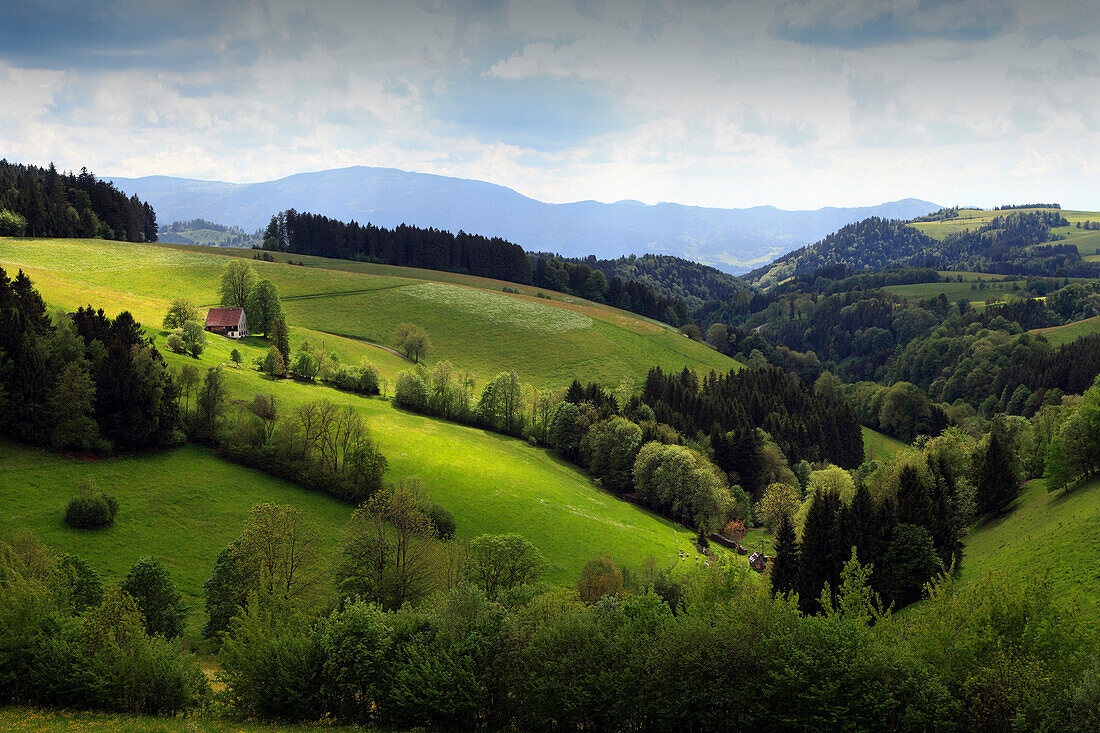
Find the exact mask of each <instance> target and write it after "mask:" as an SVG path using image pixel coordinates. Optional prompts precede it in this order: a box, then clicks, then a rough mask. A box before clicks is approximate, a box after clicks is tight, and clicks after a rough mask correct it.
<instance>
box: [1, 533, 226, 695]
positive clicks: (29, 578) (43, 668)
mask: <svg viewBox="0 0 1100 733" xmlns="http://www.w3.org/2000/svg"><path fill="white" fill-rule="evenodd" d="M208 692H209V689H208V685H207V682H206V677H205V675H203V673H202V670H201V669H200V667H199V664H198V661H197V660H196V659H195V657H194V656H193V655H191V654H190V653H189V652H184V651H182V650H181V648H180V647H179V645H178V644H177V643H175V642H171V641H168V640H167V639H166V638H165V637H163V636H160V635H156V634H152V633H150V632H149V631H147V630H146V617H145V615H144V614H143V612H142V610H141V608H140V607H139V605H138V604H137V603H135V601H134V599H133V598H132V597H131V596H130V595H129V594H128V593H127V592H125V591H123V590H120V589H119V588H117V587H112V588H109V589H107V591H106V592H105V593H104V592H103V591H102V590H101V589H100V588H99V582H98V579H97V578H96V577H95V574H94V573H93V572H92V571H91V570H90V569H89V568H88V567H87V565H86V564H85V563H84V562H83V561H81V560H80V559H79V558H74V557H72V556H66V557H63V558H60V559H58V558H57V557H56V556H55V555H54V554H53V553H52V552H51V551H50V550H49V549H48V548H45V547H43V546H42V545H41V543H40V542H38V540H37V538H35V537H34V536H33V535H30V534H28V533H23V534H18V535H16V536H15V537H13V538H12V539H11V541H10V542H5V541H2V540H0V704H11V703H19V704H32V705H43V706H53V707H67V708H80V709H96V710H111V711H116V712H130V713H135V712H136V713H146V714H174V713H178V712H182V711H185V710H188V709H191V708H194V707H196V706H198V705H199V704H200V703H201V702H202V701H203V699H205V697H206V696H207V694H208Z"/></svg>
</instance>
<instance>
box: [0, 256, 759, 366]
mask: <svg viewBox="0 0 1100 733" xmlns="http://www.w3.org/2000/svg"><path fill="white" fill-rule="evenodd" d="M232 256H251V253H250V252H242V251H240V250H228V249H217V248H213V249H211V248H200V247H184V246H178V245H165V246H159V245H139V244H127V243H120V242H105V241H101V240H76V239H70V240H66V239H11V238H4V239H0V264H2V265H3V266H4V267H5V268H7V269H12V270H14V269H15V268H19V267H21V268H23V269H25V270H27V272H28V274H30V275H31V277H32V279H33V280H34V282H35V285H36V286H37V287H38V288H39V290H40V291H41V292H42V293H43V295H44V297H45V298H46V299H47V301H49V302H50V303H51V305H56V306H58V307H61V308H65V309H75V308H76V307H77V306H79V305H84V304H87V303H88V302H94V303H95V304H96V305H97V306H101V307H103V308H104V310H106V311H108V312H109V313H111V314H112V315H113V314H115V313H117V312H119V311H122V310H130V311H131V312H132V313H133V314H134V315H135V316H136V317H137V318H138V320H139V321H141V322H142V323H145V324H147V325H150V326H152V325H155V324H157V323H159V322H160V320H161V318H162V316H163V315H164V311H165V310H166V308H167V305H168V303H169V302H170V301H171V299H173V298H175V297H181V296H182V297H187V298H190V299H191V300H192V301H194V302H195V303H198V304H202V305H210V304H213V303H215V302H216V300H217V295H216V292H217V283H218V275H219V273H220V272H221V269H222V268H223V266H224V264H225V262H226V258H227V257H232ZM307 259H309V260H310V262H311V264H310V266H306V267H299V266H291V265H288V264H285V263H281V262H276V263H268V262H260V261H255V262H253V265H254V266H255V268H256V270H257V273H258V274H259V275H260V277H265V278H270V279H271V280H272V281H273V282H274V283H275V284H276V285H277V286H278V288H279V292H280V295H281V296H282V297H283V298H284V300H285V303H284V306H285V308H286V311H287V316H288V321H289V323H290V325H291V326H292V327H293V328H294V329H297V334H296V335H300V336H301V337H305V338H310V339H311V340H321V339H323V338H329V337H332V336H341V337H345V339H346V340H343V341H340V340H339V339H334V342H336V343H340V346H335V347H333V348H335V349H336V350H337V351H340V352H341V355H342V356H344V357H345V360H348V361H353V362H354V361H358V360H359V359H361V358H364V357H367V358H371V359H372V360H382V361H385V362H387V363H382V364H379V367H380V370H381V371H382V373H383V375H384V376H389V377H391V378H392V377H393V376H394V375H395V373H396V371H397V370H398V369H399V368H401V366H402V364H401V362H400V361H399V360H398V361H396V362H394V361H391V360H384V359H381V357H379V358H378V359H376V358H375V357H376V356H377V354H378V351H379V350H377V349H372V348H371V347H364V346H358V347H356V346H353V345H352V344H353V342H354V341H356V340H360V341H362V340H365V341H374V342H379V343H383V344H388V343H389V341H390V338H391V334H392V332H393V328H394V327H395V326H396V325H397V324H398V323H401V322H403V321H412V322H414V323H417V324H418V325H420V326H422V327H423V328H424V329H425V330H426V331H427V332H428V334H429V336H430V337H431V339H432V345H433V349H432V354H431V359H430V361H435V360H441V359H447V360H449V361H451V362H452V363H453V364H454V365H455V366H456V367H457V368H458V369H459V370H460V371H464V370H468V371H470V372H471V373H472V374H473V376H474V377H475V379H477V380H478V381H479V382H480V383H484V382H485V381H488V380H489V379H491V378H492V377H493V376H495V375H496V374H497V373H498V372H500V371H502V370H508V369H515V370H516V371H517V372H518V373H519V375H520V377H521V379H523V380H524V381H525V382H530V383H532V384H535V385H536V386H539V387H560V386H565V385H567V384H568V383H569V382H571V381H572V380H573V379H574V378H579V379H581V380H582V381H589V380H598V381H601V382H603V383H605V384H607V385H608V386H610V387H615V386H618V385H619V384H622V383H624V382H629V383H632V384H640V383H641V381H642V380H643V379H644V378H645V375H646V372H648V370H649V369H650V367H652V366H655V365H659V366H661V367H663V368H665V369H669V370H679V369H681V368H683V367H685V366H688V367H691V368H693V369H696V370H698V371H703V372H705V371H710V370H711V369H714V370H718V371H726V370H729V369H733V368H737V367H738V365H737V362H735V361H733V360H732V359H730V358H728V357H726V356H723V355H721V354H719V353H718V352H716V351H714V350H713V349H710V348H709V347H707V346H704V345H703V344H699V343H696V342H693V341H691V340H689V339H687V338H685V337H684V336H682V335H680V334H678V333H676V332H675V331H674V330H672V329H670V328H668V327H667V326H663V325H659V324H657V323H655V322H653V321H650V320H648V319H645V318H641V317H639V316H636V315H634V314H632V313H627V312H625V311H620V310H617V309H614V308H609V307H606V306H602V305H597V304H593V303H589V302H587V301H582V300H579V299H576V298H569V297H566V296H559V297H557V298H556V299H555V300H546V299H542V298H536V297H534V296H533V295H523V294H520V295H513V294H505V293H503V292H501V289H502V288H503V287H505V286H508V287H510V285H508V284H507V283H500V282H496V281H492V280H486V279H484V278H470V277H468V276H463V275H447V273H432V277H431V281H428V280H423V279H413V277H410V276H422V277H427V274H426V271H419V270H408V269H407V268H384V267H383V266H380V265H366V264H363V263H352V262H342V261H334V260H323V259H322V258H307ZM366 270H372V271H373V272H366ZM382 272H388V273H391V274H380V273H382ZM393 273H400V275H399V276H398V275H396V274H393ZM444 280H446V281H449V282H443V281H444ZM490 285H491V287H490ZM517 289H523V287H522V286H517ZM526 290H527V291H531V292H534V289H533V288H526ZM344 352H348V353H344Z"/></svg>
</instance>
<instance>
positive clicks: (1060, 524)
mask: <svg viewBox="0 0 1100 733" xmlns="http://www.w3.org/2000/svg"><path fill="white" fill-rule="evenodd" d="M965 543H966V554H965V555H964V556H963V562H962V571H961V572H962V576H961V577H962V580H963V582H968V581H974V580H977V579H978V578H981V577H983V576H985V575H988V574H990V573H1004V574H1006V575H1008V576H1010V577H1022V576H1034V575H1045V576H1046V577H1047V578H1048V579H1049V581H1050V582H1051V583H1052V584H1053V585H1054V590H1055V593H1056V594H1057V595H1058V596H1060V597H1063V598H1067V599H1073V600H1075V601H1076V602H1077V603H1079V604H1080V605H1081V608H1082V612H1084V613H1086V614H1088V615H1089V617H1091V618H1094V619H1095V618H1100V480H1094V481H1092V482H1091V483H1089V484H1086V485H1079V486H1077V487H1076V488H1075V489H1074V490H1073V491H1071V492H1069V493H1068V494H1063V493H1061V492H1058V493H1054V494H1050V493H1047V490H1046V486H1045V484H1044V483H1043V482H1042V481H1032V482H1030V483H1029V484H1027V486H1025V487H1024V490H1023V493H1022V494H1021V496H1020V499H1019V500H1018V501H1017V502H1016V504H1015V505H1014V508H1013V509H1012V510H1011V511H1010V512H1009V513H1008V514H1006V515H1005V516H1003V517H1000V518H997V519H993V520H989V521H984V522H980V523H978V524H977V525H976V526H974V527H973V528H972V529H971V531H970V534H969V535H968V536H967V537H966V539H965Z"/></svg>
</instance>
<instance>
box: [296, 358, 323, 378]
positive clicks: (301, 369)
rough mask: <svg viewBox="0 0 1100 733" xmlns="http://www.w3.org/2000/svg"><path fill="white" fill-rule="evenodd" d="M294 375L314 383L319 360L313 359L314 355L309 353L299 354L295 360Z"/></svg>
mask: <svg viewBox="0 0 1100 733" xmlns="http://www.w3.org/2000/svg"><path fill="white" fill-rule="evenodd" d="M294 374H295V376H297V377H298V378H299V379H305V380H308V381H310V382H312V381H313V378H314V377H316V376H317V360H316V359H314V358H313V354H310V353H309V352H308V351H299V352H298V356H297V358H296V359H295V360H294Z"/></svg>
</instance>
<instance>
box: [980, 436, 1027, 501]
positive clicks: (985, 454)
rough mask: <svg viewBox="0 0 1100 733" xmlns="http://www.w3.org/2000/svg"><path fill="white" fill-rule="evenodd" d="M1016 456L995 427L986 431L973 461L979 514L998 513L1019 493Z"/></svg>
mask: <svg viewBox="0 0 1100 733" xmlns="http://www.w3.org/2000/svg"><path fill="white" fill-rule="evenodd" d="M1017 471H1018V469H1017V467H1016V457H1015V456H1013V455H1012V451H1010V450H1009V449H1008V446H1006V445H1005V443H1004V441H1003V440H1002V439H1001V438H1000V436H998V435H997V431H993V432H992V433H990V434H989V441H988V442H987V443H986V446H985V448H984V449H982V450H979V451H978V457H977V460H975V462H974V487H975V489H976V499H977V504H978V513H979V514H1000V513H1002V512H1003V511H1004V510H1005V509H1007V508H1008V505H1009V504H1011V503H1012V502H1013V501H1015V499H1016V497H1017V496H1019V494H1020V479H1019V476H1018V474H1017Z"/></svg>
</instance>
